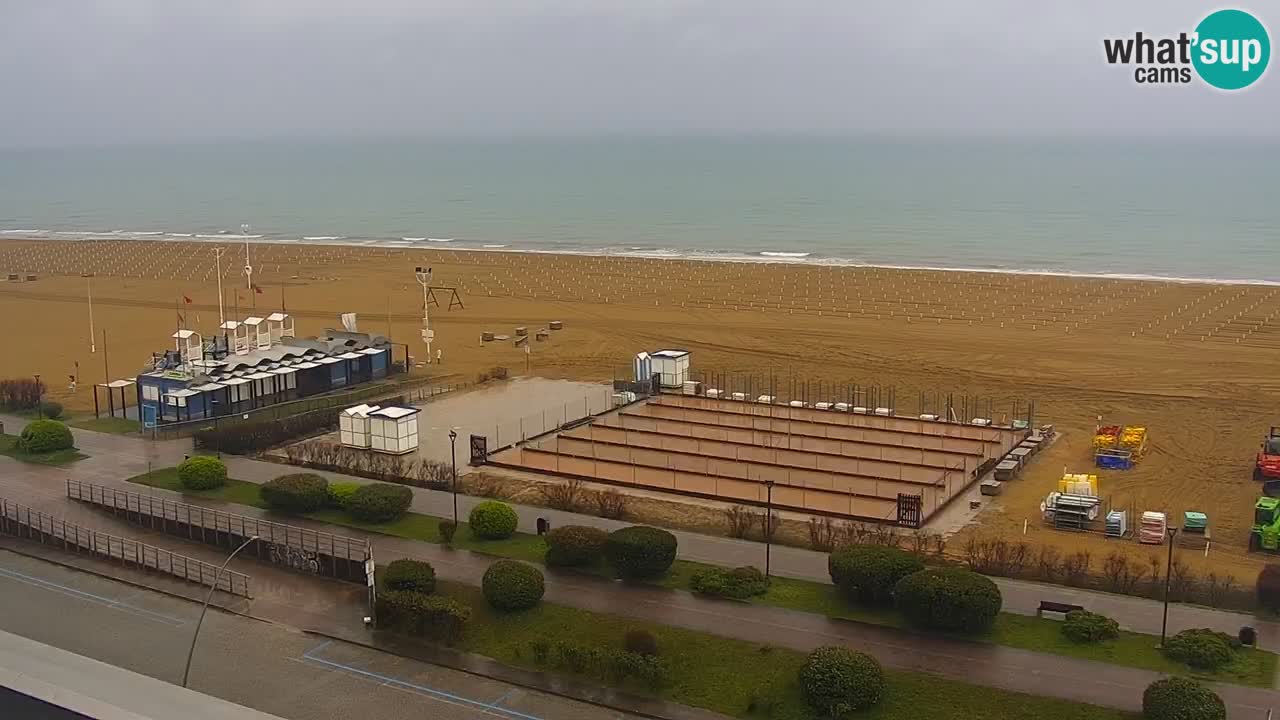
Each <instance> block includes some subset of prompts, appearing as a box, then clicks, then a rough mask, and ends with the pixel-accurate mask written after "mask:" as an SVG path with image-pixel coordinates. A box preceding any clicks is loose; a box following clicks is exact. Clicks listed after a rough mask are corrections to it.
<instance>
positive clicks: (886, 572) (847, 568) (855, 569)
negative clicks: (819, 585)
mask: <svg viewBox="0 0 1280 720" xmlns="http://www.w3.org/2000/svg"><path fill="white" fill-rule="evenodd" d="M923 569H924V561H923V560H921V559H920V558H919V556H917V555H913V554H912V553H909V552H907V551H906V550H899V549H898V548H890V547H882V546H880V545H849V546H847V547H842V548H840V549H838V550H836V551H835V552H833V553H831V555H830V556H828V557H827V570H828V571H829V572H830V573H831V582H832V583H833V584H834V585H835V586H836V587H837V588H840V591H841V592H842V593H844V595H845V597H847V598H849V599H850V600H855V601H857V602H860V603H864V604H881V605H885V604H888V603H890V602H892V601H893V589H894V587H896V586H897V584H898V581H899V580H901V579H902V578H904V577H906V576H908V575H910V574H912V573H914V572H919V571H920V570H923Z"/></svg>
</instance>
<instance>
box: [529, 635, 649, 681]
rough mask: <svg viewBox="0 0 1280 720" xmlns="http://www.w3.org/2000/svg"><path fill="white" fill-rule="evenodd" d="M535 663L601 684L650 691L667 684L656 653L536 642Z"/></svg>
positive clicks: (568, 643) (565, 642)
mask: <svg viewBox="0 0 1280 720" xmlns="http://www.w3.org/2000/svg"><path fill="white" fill-rule="evenodd" d="M530 649H531V651H532V654H533V659H534V662H536V663H537V664H539V665H543V666H550V667H551V668H553V669H556V670H562V671H564V672H569V673H575V674H578V675H586V676H588V677H591V678H595V679H597V680H600V681H602V682H614V683H622V682H626V681H628V680H630V681H633V682H635V683H636V684H639V685H642V686H644V687H646V688H648V689H650V690H656V689H658V688H660V687H662V686H663V685H664V684H666V682H667V679H668V675H669V671H668V669H667V666H666V665H665V664H664V663H663V662H662V661H661V660H660V659H659V658H658V656H657V655H655V654H643V653H638V652H632V651H630V650H615V649H612V648H597V647H585V646H582V645H576V644H574V643H572V642H569V641H567V640H559V641H557V642H555V643H552V644H549V643H547V642H546V641H544V640H535V641H533V643H531V644H530Z"/></svg>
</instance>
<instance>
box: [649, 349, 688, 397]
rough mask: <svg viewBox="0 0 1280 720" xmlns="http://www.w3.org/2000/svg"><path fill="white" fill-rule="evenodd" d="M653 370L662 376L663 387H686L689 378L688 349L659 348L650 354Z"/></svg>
mask: <svg viewBox="0 0 1280 720" xmlns="http://www.w3.org/2000/svg"><path fill="white" fill-rule="evenodd" d="M649 357H650V358H651V359H652V361H653V372H654V373H656V374H658V375H659V376H661V383H662V387H667V388H681V389H683V388H684V384H685V382H686V381H687V380H688V379H689V351H688V350H659V351H657V352H655V353H652V354H651V355H650V356H649Z"/></svg>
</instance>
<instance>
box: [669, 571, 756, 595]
mask: <svg viewBox="0 0 1280 720" xmlns="http://www.w3.org/2000/svg"><path fill="white" fill-rule="evenodd" d="M689 589H690V590H692V591H694V592H696V593H698V594H700V595H713V596H715V597H723V598H731V599H734V600H746V599H747V598H751V597H755V596H756V595H763V594H764V593H765V591H766V590H768V589H769V583H768V581H767V580H765V577H764V573H762V572H760V571H759V570H757V569H756V568H753V567H739V568H733V569H729V568H720V567H709V568H706V569H703V570H699V571H697V572H695V573H694V574H693V577H691V578H689Z"/></svg>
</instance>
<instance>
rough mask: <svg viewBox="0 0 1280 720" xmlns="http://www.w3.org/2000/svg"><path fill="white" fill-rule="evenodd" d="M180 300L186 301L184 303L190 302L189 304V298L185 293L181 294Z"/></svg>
mask: <svg viewBox="0 0 1280 720" xmlns="http://www.w3.org/2000/svg"><path fill="white" fill-rule="evenodd" d="M182 302H184V303H186V304H188V305H190V304H191V298H189V297H187V296H186V295H183V296H182Z"/></svg>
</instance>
